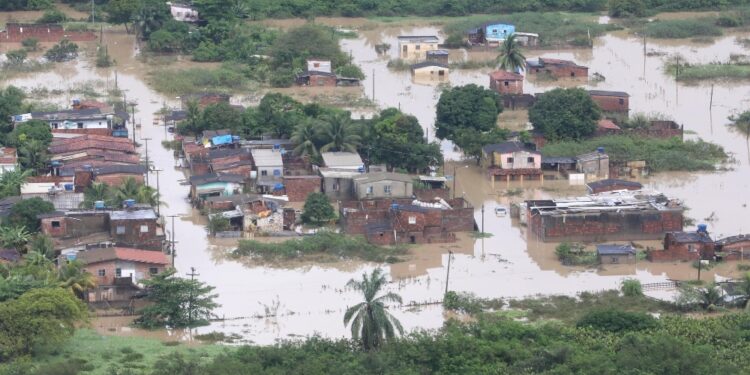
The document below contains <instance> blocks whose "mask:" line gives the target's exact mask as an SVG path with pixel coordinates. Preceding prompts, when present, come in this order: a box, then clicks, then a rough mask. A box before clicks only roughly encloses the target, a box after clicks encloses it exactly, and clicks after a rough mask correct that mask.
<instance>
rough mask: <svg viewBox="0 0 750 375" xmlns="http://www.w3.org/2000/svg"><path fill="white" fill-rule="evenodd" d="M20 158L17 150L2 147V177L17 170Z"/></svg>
mask: <svg viewBox="0 0 750 375" xmlns="http://www.w3.org/2000/svg"><path fill="white" fill-rule="evenodd" d="M16 164H18V156H17V154H16V149H15V148H13V147H0V175H1V174H3V173H5V172H12V171H15V170H16Z"/></svg>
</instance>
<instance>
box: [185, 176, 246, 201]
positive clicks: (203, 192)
mask: <svg viewBox="0 0 750 375" xmlns="http://www.w3.org/2000/svg"><path fill="white" fill-rule="evenodd" d="M244 181H245V178H244V177H243V176H240V175H236V174H230V173H208V174H204V175H200V176H191V177H190V197H191V198H192V199H193V202H195V203H200V202H201V201H203V200H205V199H206V198H208V197H214V196H231V195H235V194H238V193H239V192H240V191H241V190H242V185H243V183H244Z"/></svg>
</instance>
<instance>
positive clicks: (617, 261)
mask: <svg viewBox="0 0 750 375" xmlns="http://www.w3.org/2000/svg"><path fill="white" fill-rule="evenodd" d="M612 263H620V260H619V259H617V257H612Z"/></svg>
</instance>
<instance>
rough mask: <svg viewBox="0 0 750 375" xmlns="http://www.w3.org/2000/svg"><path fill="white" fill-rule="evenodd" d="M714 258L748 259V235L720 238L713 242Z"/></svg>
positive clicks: (749, 247) (749, 244)
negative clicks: (714, 248)
mask: <svg viewBox="0 0 750 375" xmlns="http://www.w3.org/2000/svg"><path fill="white" fill-rule="evenodd" d="M715 247H716V257H717V259H718V258H720V259H721V260H745V259H749V258H750V234H739V235H736V236H731V237H726V238H722V239H720V240H717V241H716V242H715Z"/></svg>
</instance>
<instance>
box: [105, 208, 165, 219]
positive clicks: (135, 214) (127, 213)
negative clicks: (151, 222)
mask: <svg viewBox="0 0 750 375" xmlns="http://www.w3.org/2000/svg"><path fill="white" fill-rule="evenodd" d="M109 218H110V220H148V219H156V212H154V210H153V209H152V208H149V209H145V210H121V211H111V212H110V213H109Z"/></svg>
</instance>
